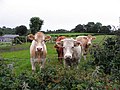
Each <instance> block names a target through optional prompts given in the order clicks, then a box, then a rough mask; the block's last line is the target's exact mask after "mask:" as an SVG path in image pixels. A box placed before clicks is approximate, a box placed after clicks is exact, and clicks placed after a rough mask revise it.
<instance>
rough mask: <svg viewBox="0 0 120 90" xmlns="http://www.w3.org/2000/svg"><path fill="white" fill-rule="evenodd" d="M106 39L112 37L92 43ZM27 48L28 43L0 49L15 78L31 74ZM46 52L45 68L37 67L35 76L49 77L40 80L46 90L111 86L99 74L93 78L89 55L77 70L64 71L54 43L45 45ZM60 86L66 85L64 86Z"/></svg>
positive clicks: (0, 56)
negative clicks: (23, 74) (11, 66)
mask: <svg viewBox="0 0 120 90" xmlns="http://www.w3.org/2000/svg"><path fill="white" fill-rule="evenodd" d="M108 37H112V35H97V36H96V40H94V41H93V44H101V45H102V43H103V41H104V40H105V38H108ZM29 46H30V43H25V44H22V45H16V46H12V47H11V48H12V50H11V49H10V48H8V50H5V51H4V49H3V47H2V48H0V49H1V50H2V53H0V58H3V59H4V62H5V63H7V65H10V64H12V65H13V72H14V74H15V76H16V77H17V76H19V75H20V74H21V73H27V74H26V75H31V74H32V71H31V64H30V60H29V58H30V55H29ZM4 48H5V47H4ZM17 48H19V49H17ZM22 48H23V49H22ZM47 50H48V54H47V62H46V67H45V69H44V70H43V71H40V69H39V67H38V66H37V71H36V75H40V76H41V75H43V74H44V76H41V77H43V78H47V76H49V77H50V78H48V79H50V81H49V80H47V79H45V80H42V81H45V82H43V83H47V84H45V87H46V88H47V89H48V90H49V89H53V88H55V90H66V89H68V90H70V89H71V87H72V88H73V90H86V89H87V88H89V89H90V88H94V89H92V90H97V88H98V89H99V88H101V90H103V88H106V89H107V85H108V86H109V84H110V85H111V83H108V84H105V83H106V82H108V81H106V77H103V76H104V75H103V76H102V77H103V78H101V76H100V77H98V76H99V75H101V74H100V73H99V72H98V73H97V74H98V76H94V74H95V72H96V71H95V70H96V67H95V66H94V65H91V64H90V63H91V62H92V60H94V59H93V57H92V56H91V55H90V54H89V55H88V56H87V60H86V61H85V60H83V58H82V59H81V62H80V64H79V69H78V70H76V69H74V68H71V70H66V69H65V68H64V67H63V65H61V64H59V62H58V60H57V53H56V50H55V48H54V42H53V43H49V42H48V43H47ZM3 51H4V52H3ZM40 73H41V74H40ZM45 75H47V76H45ZM33 77H34V76H33ZM36 78H38V77H36ZM51 78H52V79H51ZM29 79H30V78H29ZM39 79H40V77H39ZM40 80H41V79H40ZM47 81H48V82H47ZM103 81H105V82H103ZM26 82H27V81H26ZM71 83H72V84H71ZM39 84H40V83H39ZM62 84H66V86H65V85H62ZM91 84H93V85H91ZM37 85H38V84H37ZM70 85H73V86H70ZM90 85H91V86H90ZM29 86H30V83H29ZM36 87H37V86H36ZM34 88H35V87H34ZM108 88H109V87H108ZM111 88H112V87H111ZM111 88H110V89H111ZM47 89H46V90H47ZM36 90H37V89H36ZM43 90H44V89H43Z"/></svg>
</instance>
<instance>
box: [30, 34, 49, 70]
mask: <svg viewBox="0 0 120 90" xmlns="http://www.w3.org/2000/svg"><path fill="white" fill-rule="evenodd" d="M28 38H29V39H30V40H32V43H31V46H30V61H31V65H32V70H33V71H35V69H36V68H35V63H36V62H38V63H39V64H41V66H40V68H44V65H45V62H46V54H47V48H46V44H45V42H46V40H49V39H50V38H51V36H45V34H44V33H42V32H37V33H36V34H35V35H32V34H30V35H28Z"/></svg>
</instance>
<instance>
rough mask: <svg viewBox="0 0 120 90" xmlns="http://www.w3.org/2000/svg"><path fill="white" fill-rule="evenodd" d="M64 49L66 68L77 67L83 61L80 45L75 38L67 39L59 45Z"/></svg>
mask: <svg viewBox="0 0 120 90" xmlns="http://www.w3.org/2000/svg"><path fill="white" fill-rule="evenodd" d="M57 44H58V46H59V47H62V48H63V58H64V67H72V66H73V67H77V68H78V63H79V62H80V59H81V46H80V43H79V42H77V41H76V40H74V39H73V38H65V39H63V40H61V41H60V42H58V43H57Z"/></svg>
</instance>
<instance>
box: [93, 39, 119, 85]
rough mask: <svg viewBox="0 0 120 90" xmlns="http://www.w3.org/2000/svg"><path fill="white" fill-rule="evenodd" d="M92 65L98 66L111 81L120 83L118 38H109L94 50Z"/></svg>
mask: <svg viewBox="0 0 120 90" xmlns="http://www.w3.org/2000/svg"><path fill="white" fill-rule="evenodd" d="M93 55H94V58H95V60H94V64H95V65H96V66H100V69H101V70H103V72H104V73H105V74H109V75H110V78H111V80H114V81H117V82H119V83H120V76H119V75H120V38H119V37H111V38H108V39H106V40H105V42H104V43H103V47H101V48H100V47H97V48H95V49H94V52H93Z"/></svg>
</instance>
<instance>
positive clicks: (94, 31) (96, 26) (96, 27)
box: [92, 22, 102, 33]
mask: <svg viewBox="0 0 120 90" xmlns="http://www.w3.org/2000/svg"><path fill="white" fill-rule="evenodd" d="M101 27H102V24H101V23H99V22H97V23H96V24H95V25H94V26H93V28H92V29H93V30H92V31H93V33H99V31H100V30H101Z"/></svg>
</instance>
